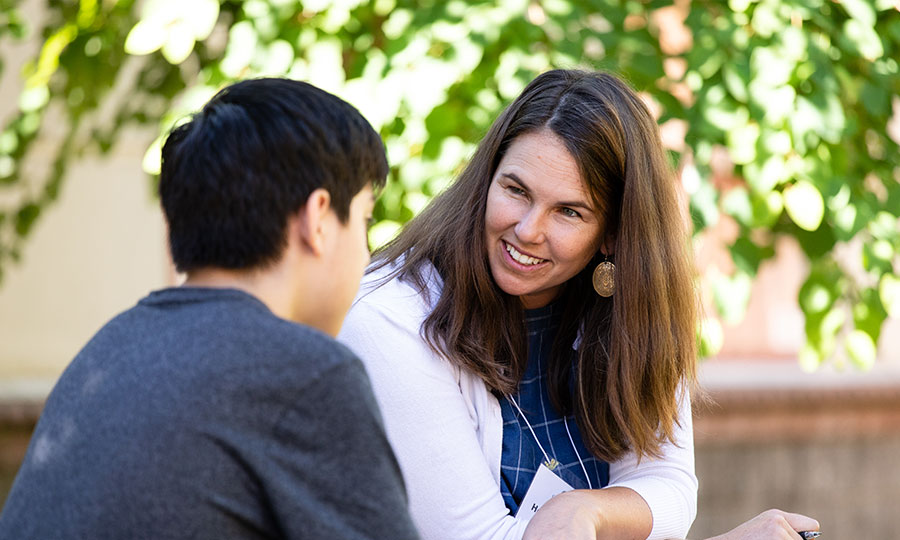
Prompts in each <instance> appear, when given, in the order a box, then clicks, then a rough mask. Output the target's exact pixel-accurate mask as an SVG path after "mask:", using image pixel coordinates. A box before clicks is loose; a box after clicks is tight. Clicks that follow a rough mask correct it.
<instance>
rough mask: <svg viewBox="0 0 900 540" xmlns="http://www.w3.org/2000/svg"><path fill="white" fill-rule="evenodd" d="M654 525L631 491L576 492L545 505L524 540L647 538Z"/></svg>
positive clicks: (579, 490)
mask: <svg viewBox="0 0 900 540" xmlns="http://www.w3.org/2000/svg"><path fill="white" fill-rule="evenodd" d="M652 526H653V517H652V514H651V513H650V507H648V506H647V503H646V502H645V501H644V499H643V498H642V497H641V496H640V495H638V494H637V493H636V492H635V491H633V490H631V489H628V488H622V487H614V488H607V489H576V490H573V491H567V492H565V493H560V494H559V495H557V496H555V497H553V498H552V499H550V500H549V501H547V502H545V503H544V504H543V505H542V506H541V507H540V509H538V511H537V513H535V514H534V517H532V518H531V521H529V522H528V527H527V528H526V529H525V534H524V536H523V537H522V540H597V538H604V539H609V540H617V539H626V538H627V539H632V538H646V537H647V536H648V535H649V534H650V529H651V528H652ZM728 540H731V539H728Z"/></svg>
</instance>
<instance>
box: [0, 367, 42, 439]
mask: <svg viewBox="0 0 900 540" xmlns="http://www.w3.org/2000/svg"><path fill="white" fill-rule="evenodd" d="M55 383H56V381H55V380H50V379H8V380H0V427H7V428H9V427H33V426H34V424H35V423H36V422H37V419H38V417H39V416H40V415H41V411H42V410H43V408H44V401H46V399H47V395H49V394H50V390H52V389H53V385H54V384H55Z"/></svg>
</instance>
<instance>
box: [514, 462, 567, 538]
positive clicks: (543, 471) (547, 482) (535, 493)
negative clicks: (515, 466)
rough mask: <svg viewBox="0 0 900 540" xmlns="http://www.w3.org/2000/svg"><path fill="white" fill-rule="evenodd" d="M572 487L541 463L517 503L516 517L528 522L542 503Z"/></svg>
mask: <svg viewBox="0 0 900 540" xmlns="http://www.w3.org/2000/svg"><path fill="white" fill-rule="evenodd" d="M573 489H575V488H573V487H572V486H570V485H569V484H568V483H567V482H566V481H565V480H563V479H562V478H560V477H558V476H556V475H555V474H553V471H551V470H550V469H548V468H547V466H546V465H544V464H543V463H542V464H541V466H540V467H538V470H537V473H535V475H534V480H532V481H531V485H530V486H528V491H527V492H525V498H524V499H522V504H520V505H519V510H518V511H517V512H516V519H519V520H522V521H524V522H525V523H528V522H529V521H531V518H532V517H533V516H534V514H535V513H536V512H537V511H538V509H539V508H540V507H541V505H542V504H544V503H545V502H547V501H549V500H550V499H551V498H553V497H554V496H556V495H559V494H560V493H564V492H566V491H572V490H573Z"/></svg>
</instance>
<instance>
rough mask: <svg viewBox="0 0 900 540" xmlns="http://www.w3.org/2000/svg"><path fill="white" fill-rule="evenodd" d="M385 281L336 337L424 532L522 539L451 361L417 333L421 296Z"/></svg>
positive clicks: (465, 539)
mask: <svg viewBox="0 0 900 540" xmlns="http://www.w3.org/2000/svg"><path fill="white" fill-rule="evenodd" d="M404 291H405V292H409V291H410V288H409V287H404V286H401V285H398V284H397V283H396V282H393V283H388V284H386V285H385V286H384V287H383V288H379V289H376V290H375V292H372V293H371V294H369V295H366V296H363V297H362V298H361V299H359V300H358V301H357V302H356V303H355V304H354V306H353V307H352V308H351V310H350V313H349V314H348V316H347V318H346V319H345V322H344V326H343V328H342V330H341V333H340V335H339V336H338V339H339V340H340V341H342V342H343V343H344V344H345V345H347V346H348V347H349V348H350V349H351V350H353V351H354V352H355V353H356V354H357V355H358V356H359V357H360V358H361V359H362V360H363V363H364V365H365V367H366V370H367V372H368V374H369V377H370V379H371V382H372V387H373V389H374V390H375V396H376V401H377V402H378V405H379V407H380V409H381V412H382V415H383V417H384V422H385V428H386V431H387V434H388V439H389V441H390V443H391V445H392V446H393V448H394V452H395V454H396V456H397V460H398V462H399V463H400V469H401V471H402V473H403V477H404V479H405V482H406V487H407V492H408V495H409V507H410V513H411V515H412V518H413V522H414V523H415V525H416V527H417V528H418V529H419V532H420V534H421V535H422V538H423V539H424V540H437V539H447V540H449V539H453V540H519V539H521V537H522V534H523V533H524V530H525V525H526V524H525V523H522V522H519V521H517V520H516V519H515V518H514V517H513V516H511V515H510V514H509V510H508V509H507V508H506V506H505V504H504V502H503V498H502V496H501V495H500V488H499V486H498V484H497V481H496V480H495V478H494V475H493V473H492V472H491V469H490V467H489V465H488V463H487V461H486V458H485V456H484V453H483V451H482V447H481V444H480V443H479V439H478V433H477V429H478V428H477V421H476V419H475V418H473V417H472V413H471V410H470V408H469V407H468V406H467V403H466V401H465V398H464V396H463V394H462V393H461V391H460V385H459V382H458V377H457V374H456V373H455V371H454V368H453V367H452V366H451V365H450V363H449V362H448V361H447V360H446V359H444V358H443V357H440V356H438V355H436V354H435V353H434V352H433V351H432V350H431V349H430V348H429V347H428V345H427V344H426V343H425V342H424V340H423V339H422V337H421V336H420V335H419V329H420V327H421V323H422V321H423V320H424V318H425V316H424V313H425V310H426V308H425V307H424V306H423V305H422V304H423V302H422V299H421V297H420V296H419V295H418V294H415V296H414V297H413V296H410V295H404V294H396V293H398V292H400V293H402V292H404Z"/></svg>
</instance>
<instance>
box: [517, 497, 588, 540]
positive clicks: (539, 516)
mask: <svg viewBox="0 0 900 540" xmlns="http://www.w3.org/2000/svg"><path fill="white" fill-rule="evenodd" d="M585 491H586V490H581V489H578V490H574V491H567V492H565V493H560V494H559V495H557V496H555V497H553V498H552V499H550V500H549V501H547V502H545V503H544V504H543V505H542V506H541V507H540V508H539V509H538V511H537V513H535V514H534V517H532V518H531V521H529V522H528V527H527V528H526V529H525V534H524V536H522V540H597V534H598V533H599V532H600V528H601V526H600V523H599V521H600V513H599V512H597V511H596V510H595V509H594V508H592V506H591V501H590V499H588V498H586V497H585V496H584V492H585Z"/></svg>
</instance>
